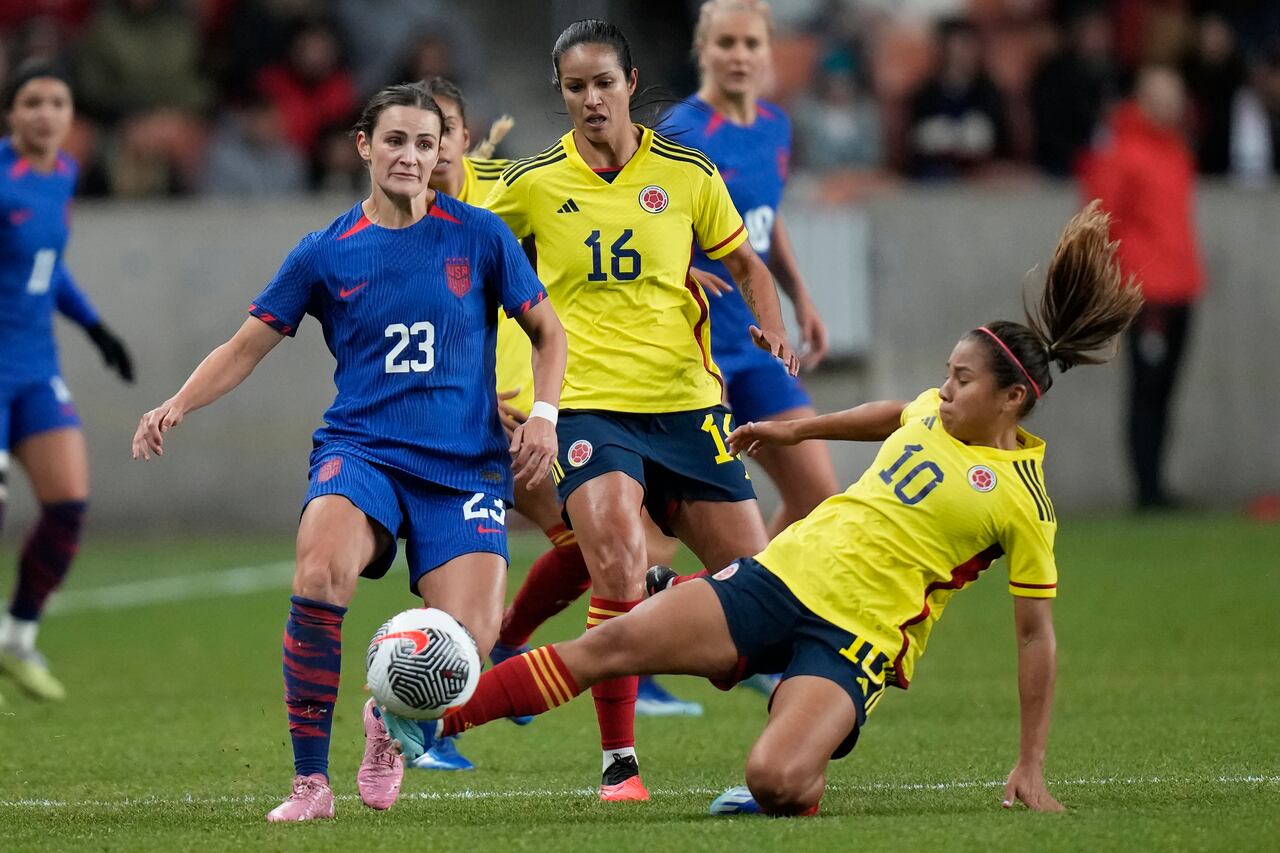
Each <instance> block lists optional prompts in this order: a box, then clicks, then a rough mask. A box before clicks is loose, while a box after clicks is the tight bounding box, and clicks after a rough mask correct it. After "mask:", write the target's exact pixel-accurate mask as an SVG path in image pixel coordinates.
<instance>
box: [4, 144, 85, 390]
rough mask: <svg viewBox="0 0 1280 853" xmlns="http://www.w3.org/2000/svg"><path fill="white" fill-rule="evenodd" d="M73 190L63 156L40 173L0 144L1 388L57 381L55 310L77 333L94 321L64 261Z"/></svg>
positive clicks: (70, 166)
mask: <svg viewBox="0 0 1280 853" xmlns="http://www.w3.org/2000/svg"><path fill="white" fill-rule="evenodd" d="M75 185H76V167H75V163H74V161H72V159H71V158H70V157H68V156H67V155H65V154H61V153H59V154H58V157H57V160H56V161H55V165H54V168H53V170H51V171H50V172H48V173H42V172H39V171H37V170H36V169H34V168H33V167H32V165H31V162H30V161H29V160H28V159H27V158H26V157H23V156H22V155H21V154H20V153H19V152H18V151H17V150H16V149H15V148H14V147H13V142H12V141H11V140H9V139H4V140H0V388H15V387H18V386H22V385H27V384H30V383H31V382H36V381H41V380H48V379H49V378H50V377H54V376H57V375H58V352H57V348H56V346H55V344H54V338H53V312H54V310H55V309H56V310H59V311H61V312H62V313H64V314H66V315H67V316H69V317H71V318H72V319H73V320H75V321H76V322H77V323H79V324H81V325H82V326H91V325H93V324H95V323H97V322H98V315H97V313H96V312H95V311H94V310H93V307H92V306H91V305H90V304H89V302H88V300H86V299H85V297H84V295H83V294H82V293H81V292H80V291H79V289H78V288H77V287H76V285H75V282H74V281H72V279H71V276H70V275H69V274H68V273H67V270H66V267H65V266H64V264H63V262H62V251H63V249H64V247H65V246H66V244H67V236H68V233H69V230H70V229H69V226H68V217H69V209H70V204H71V196H72V193H73V192H74V190H75Z"/></svg>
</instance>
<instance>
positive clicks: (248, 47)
mask: <svg viewBox="0 0 1280 853" xmlns="http://www.w3.org/2000/svg"><path fill="white" fill-rule="evenodd" d="M325 7H326V4H325V2H324V0H238V2H235V3H234V5H233V6H232V8H231V9H230V10H229V13H228V14H227V15H226V19H225V20H224V21H223V22H222V26H221V28H220V29H218V30H217V31H216V32H215V33H214V34H213V37H212V42H213V43H212V45H211V47H210V58H211V65H212V67H213V68H214V69H215V72H216V75H217V78H218V84H219V86H220V87H221V88H222V91H223V94H224V96H230V97H232V98H240V97H251V92H252V90H253V87H254V81H255V80H256V79H257V76H258V73H259V72H260V71H261V70H262V69H263V68H265V67H266V66H268V65H270V64H272V63H274V62H277V61H279V60H280V58H281V57H283V56H284V55H285V53H286V52H287V51H288V49H289V39H290V38H291V37H292V35H293V33H294V30H295V29H297V24H298V21H302V20H307V19H313V18H317V17H319V16H321V15H322V14H323V13H324V11H325Z"/></svg>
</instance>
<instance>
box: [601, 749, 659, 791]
mask: <svg viewBox="0 0 1280 853" xmlns="http://www.w3.org/2000/svg"><path fill="white" fill-rule="evenodd" d="M600 799H602V800H604V801H605V802H613V803H617V802H627V801H631V802H637V801H639V802H643V801H645V800H647V799H649V791H648V790H647V789H646V788H645V787H644V782H641V781H640V765H639V764H637V763H636V759H635V756H632V755H618V754H617V753H614V759H613V763H612V764H610V765H609V767H608V769H606V770H605V771H604V775H603V776H602V777H601V779H600Z"/></svg>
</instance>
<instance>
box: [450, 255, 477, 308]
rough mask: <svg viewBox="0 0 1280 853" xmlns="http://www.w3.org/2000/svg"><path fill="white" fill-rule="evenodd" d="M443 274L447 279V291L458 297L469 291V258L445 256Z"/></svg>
mask: <svg viewBox="0 0 1280 853" xmlns="http://www.w3.org/2000/svg"><path fill="white" fill-rule="evenodd" d="M444 275H445V278H447V279H448V280H449V291H450V292H451V293H452V294H453V295H454V296H456V297H458V298H459V299H461V298H462V297H464V296H466V295H467V294H468V293H470V292H471V259H470V258H446V259H445V262H444Z"/></svg>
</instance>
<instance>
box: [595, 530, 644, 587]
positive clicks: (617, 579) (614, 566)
mask: <svg viewBox="0 0 1280 853" xmlns="http://www.w3.org/2000/svg"><path fill="white" fill-rule="evenodd" d="M580 544H581V543H580ZM583 553H584V556H586V558H587V566H588V567H589V568H590V570H591V581H592V587H593V588H594V589H595V594H596V595H599V596H601V597H603V598H612V599H616V600H628V599H631V598H636V597H638V596H639V594H640V593H641V592H642V590H643V585H644V571H645V568H647V566H646V565H645V547H644V538H643V537H641V536H626V535H622V536H617V537H606V538H605V539H604V541H602V542H597V543H593V545H592V546H591V547H590V549H588V548H587V547H586V546H583Z"/></svg>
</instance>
